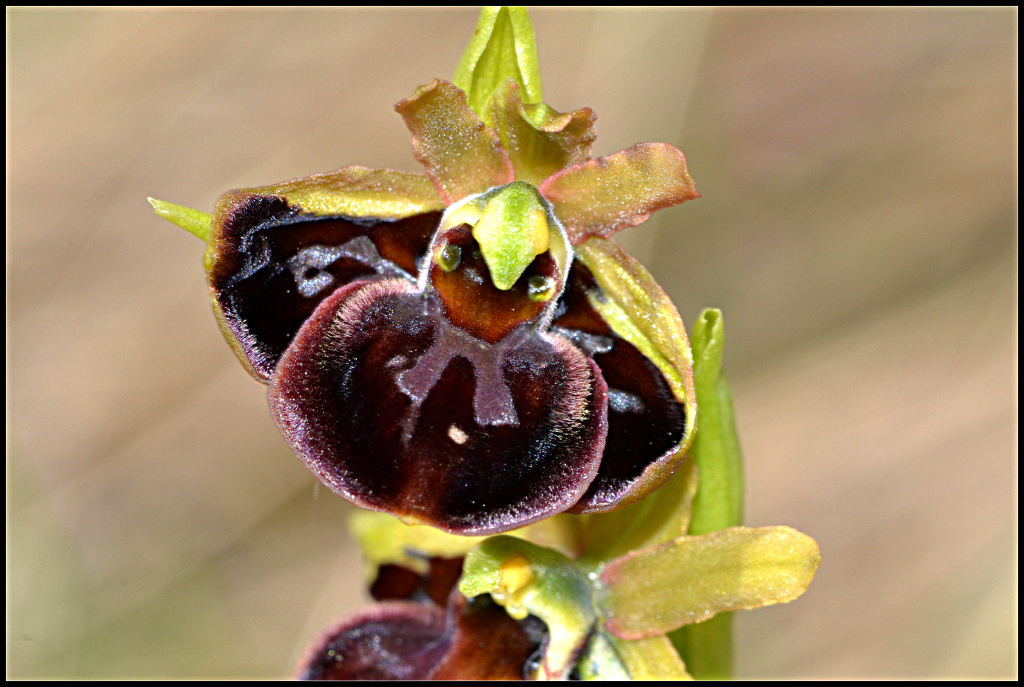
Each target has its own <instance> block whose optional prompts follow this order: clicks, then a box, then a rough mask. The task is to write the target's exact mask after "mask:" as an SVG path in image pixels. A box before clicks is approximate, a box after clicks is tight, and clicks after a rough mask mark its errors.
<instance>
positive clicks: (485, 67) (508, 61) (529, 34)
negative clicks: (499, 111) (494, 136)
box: [453, 7, 544, 122]
mask: <svg viewBox="0 0 1024 687" xmlns="http://www.w3.org/2000/svg"><path fill="white" fill-rule="evenodd" d="M510 77H511V78H513V79H515V81H516V83H517V84H519V88H520V89H522V100H523V102H524V103H527V104H531V103H539V102H542V101H543V100H544V97H543V93H542V91H541V85H540V66H539V63H538V60H537V39H536V37H535V36H534V33H533V23H532V22H531V21H530V14H529V12H527V10H526V8H525V7H485V8H483V10H481V12H480V20H479V21H478V22H477V25H476V29H475V30H474V31H473V39H472V40H471V41H470V43H469V46H468V47H467V48H466V52H465V53H464V54H463V55H462V60H461V61H460V62H459V66H458V68H456V70H455V78H454V80H453V81H454V83H455V85H456V86H458V87H459V88H461V89H462V90H463V91H465V92H466V95H467V97H468V100H469V106H470V108H472V110H473V111H474V112H476V113H477V114H478V115H480V118H481V119H483V120H484V121H485V122H487V121H488V118H489V113H488V112H487V102H488V101H489V100H490V99H491V95H493V94H494V91H495V90H496V89H497V88H498V87H499V86H501V85H502V84H503V83H504V82H505V81H507V80H508V79H509V78H510Z"/></svg>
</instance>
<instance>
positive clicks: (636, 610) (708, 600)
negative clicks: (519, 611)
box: [598, 527, 821, 639]
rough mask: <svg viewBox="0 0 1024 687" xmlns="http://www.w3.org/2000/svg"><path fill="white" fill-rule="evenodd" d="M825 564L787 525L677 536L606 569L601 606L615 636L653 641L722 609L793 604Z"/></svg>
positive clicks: (813, 545)
mask: <svg viewBox="0 0 1024 687" xmlns="http://www.w3.org/2000/svg"><path fill="white" fill-rule="evenodd" d="M820 562H821V554H820V552H819V551H818V545H817V544H816V543H815V541H814V540H813V539H811V538H810V537H808V536H807V535H806V534H802V533H800V532H797V531H796V530H794V529H791V528H789V527H761V528H757V529H751V528H746V527H734V528H730V529H726V530H721V531H719V532H712V533H711V534H708V535H705V536H702V537H680V538H679V539H676V540H675V541H672V542H668V543H666V544H662V545H661V546H657V547H655V548H653V549H647V550H645V551H638V552H634V553H632V554H629V555H627V556H623V557H622V558H619V559H617V560H615V561H613V562H611V563H610V564H608V566H607V567H605V569H604V570H603V571H602V573H601V583H602V588H601V590H600V592H599V594H598V607H599V609H600V610H601V613H602V614H603V615H604V617H605V627H606V628H607V629H608V631H609V632H611V633H612V634H614V635H615V636H617V637H621V638H623V639H637V638H640V637H650V636H653V635H657V634H664V633H666V632H669V631H671V630H674V629H676V628H678V627H682V626H683V625H688V624H690V623H699V622H701V621H702V620H707V619H708V618H710V617H712V616H714V615H715V614H716V613H721V612H723V611H736V610H740V609H750V608H758V607H760V606H769V605H772V604H777V603H786V602H789V601H792V600H793V599H795V598H797V597H798V596H800V595H801V594H803V593H804V591H806V589H807V586H808V585H809V584H810V583H811V579H812V578H813V577H814V573H815V571H816V570H817V568H818V564H819V563H820Z"/></svg>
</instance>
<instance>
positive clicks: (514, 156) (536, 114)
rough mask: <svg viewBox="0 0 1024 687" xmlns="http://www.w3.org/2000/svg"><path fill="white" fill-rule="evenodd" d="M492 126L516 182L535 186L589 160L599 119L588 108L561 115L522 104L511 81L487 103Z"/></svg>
mask: <svg viewBox="0 0 1024 687" xmlns="http://www.w3.org/2000/svg"><path fill="white" fill-rule="evenodd" d="M488 115H489V117H490V120H489V121H490V124H491V126H492V127H493V128H494V130H495V131H496V132H497V133H498V136H499V138H501V144H502V146H503V147H504V148H505V151H506V152H507V153H508V156H509V158H510V159H511V161H512V166H513V167H514V168H515V172H516V179H517V180H519V181H526V182H528V183H530V184H533V185H534V186H539V185H540V184H541V182H543V181H544V180H545V179H547V178H548V177H549V176H551V175H552V174H554V173H555V172H557V171H558V170H560V169H562V168H564V167H569V166H571V165H576V164H579V163H581V162H583V161H585V160H586V159H587V158H589V157H590V146H591V144H592V143H593V142H594V139H595V138H597V133H596V132H595V131H594V122H595V121H596V120H597V116H596V115H595V114H594V111H593V110H591V109H590V108H589V107H584V108H583V109H580V110H576V111H575V112H568V113H564V114H563V113H561V112H558V111H556V110H554V109H552V108H550V107H548V106H547V105H546V104H544V103H535V104H523V102H522V100H521V99H520V90H519V86H517V85H516V82H515V81H514V80H513V79H508V80H507V81H506V82H505V83H504V84H503V85H502V86H501V87H500V88H499V89H498V90H497V91H496V92H495V93H494V96H493V97H492V98H491V100H490V102H489V103H488Z"/></svg>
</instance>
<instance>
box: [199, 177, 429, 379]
mask: <svg viewBox="0 0 1024 687" xmlns="http://www.w3.org/2000/svg"><path fill="white" fill-rule="evenodd" d="M442 207H443V204H442V203H441V200H440V198H439V197H438V196H437V193H436V192H435V190H434V187H433V184H431V183H430V180H429V179H428V178H427V177H425V176H423V175H421V174H410V173H407V172H395V171H391V170H373V169H366V168H364V167H346V168H344V169H341V170H338V171H337V172H332V173H329V174H314V175H313V176H310V177H305V178H302V179H295V180H293V181H288V182H284V183H282V184H276V185H273V186H264V187H259V188H249V189H239V190H236V191H231V192H229V193H226V194H225V195H224V196H222V197H221V199H220V200H219V201H218V203H217V209H216V211H215V213H214V215H213V223H212V226H211V234H210V240H209V244H208V246H207V250H206V271H207V278H208V280H209V283H210V291H211V294H212V296H213V302H214V312H215V313H216V314H217V318H218V320H219V321H220V323H221V328H222V329H223V331H224V334H225V336H226V337H227V339H228V342H229V343H230V344H231V345H232V347H233V348H234V349H235V352H236V353H237V354H238V356H239V358H240V359H241V360H242V362H243V363H244V364H245V365H246V366H247V367H248V368H249V370H250V372H252V374H253V375H254V376H255V377H256V378H257V379H259V380H261V381H266V380H267V379H269V378H270V375H271V373H272V372H273V370H274V366H275V365H276V364H277V360H278V358H280V356H281V354H282V353H283V352H284V350H285V348H287V346H288V344H289V343H290V342H291V339H292V337H293V336H294V335H295V332H296V331H298V329H299V327H300V326H301V325H302V323H303V322H304V321H305V320H306V318H307V317H309V315H310V314H311V313H312V312H313V310H314V309H315V308H316V306H317V304H319V303H320V301H322V300H323V299H324V298H325V297H327V296H328V295H330V294H331V293H332V292H333V291H334V290H335V289H337V288H339V287H341V286H344V285H345V284H347V283H349V282H351V281H353V280H355V279H370V278H379V277H396V276H404V277H406V278H408V279H413V278H414V275H415V274H416V271H417V267H418V265H417V262H418V260H419V258H420V257H421V256H422V255H423V254H424V253H425V252H426V250H427V246H428V245H429V243H430V237H431V234H432V233H433V231H434V229H435V228H436V226H437V223H438V221H439V220H440V217H441V212H440V210H441V208H442Z"/></svg>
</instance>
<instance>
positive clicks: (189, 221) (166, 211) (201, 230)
mask: <svg viewBox="0 0 1024 687" xmlns="http://www.w3.org/2000/svg"><path fill="white" fill-rule="evenodd" d="M146 200H148V201H149V204H150V205H152V206H153V210H154V211H155V212H156V214H158V215H160V216H161V217H163V218H164V219H165V220H167V221H168V222H170V223H171V224H174V225H175V226H179V227H181V228H182V229H184V230H185V231H187V232H188V233H190V234H193V235H194V236H197V237H199V238H200V239H202V240H203V241H209V239H210V223H211V222H212V221H213V217H212V216H211V215H210V213H208V212H203V211H202V210H193V209H192V208H188V207H185V206H184V205H175V204H174V203H168V202H167V201H166V200H157V199H156V198H147V199H146Z"/></svg>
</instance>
